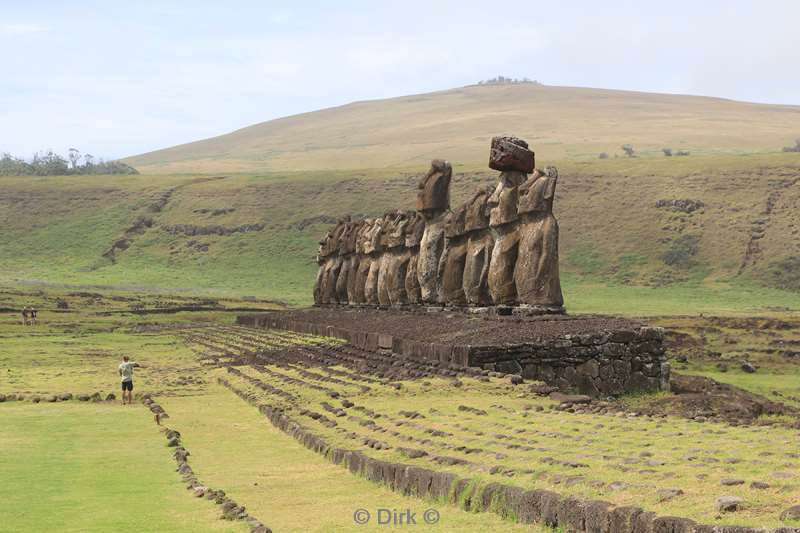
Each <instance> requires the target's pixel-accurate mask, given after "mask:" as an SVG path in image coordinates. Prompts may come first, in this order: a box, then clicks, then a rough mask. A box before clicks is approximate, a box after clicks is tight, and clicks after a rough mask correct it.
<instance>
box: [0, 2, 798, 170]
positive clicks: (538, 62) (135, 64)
mask: <svg viewBox="0 0 800 533" xmlns="http://www.w3.org/2000/svg"><path fill="white" fill-rule="evenodd" d="M798 20H800V1H797V0H784V1H777V0H774V1H770V0H761V1H755V0H754V1H749V2H748V1H738V2H737V1H735V0H727V1H702V0H693V1H691V2H682V1H673V2H655V1H646V0H644V1H636V2H635V1H631V2H614V1H604V2H596V1H583V2H579V1H573V2H570V1H567V0H565V1H563V2H554V1H552V0H548V1H546V2H540V1H532V0H526V1H519V2H491V1H487V0H481V1H476V2H473V1H470V0H459V1H454V2H449V1H442V2H436V1H435V0H427V1H416V0H404V1H398V2H391V1H376V0H371V1H365V2H361V1H349V0H338V1H329V2H321V1H320V2H315V1H305V2H286V1H281V2H272V1H268V0H262V1H252V2H245V1H237V0H227V1H220V0H216V1H213V2H201V1H192V2H190V1H186V2H178V1H169V0H159V1H154V2H147V1H138V0H137V1H135V2H134V1H130V2H128V1H123V0H119V1H104V2H101V1H97V2H81V1H72V2H55V1H53V2H45V1H37V0H0V57H2V72H1V73H0V152H3V151H8V152H12V153H15V154H19V155H24V156H29V155H30V154H31V153H32V152H34V151H36V150H40V149H47V148H52V149H54V150H56V151H61V152H66V150H67V148H69V147H72V146H74V147H76V148H79V149H80V150H82V151H85V152H90V153H93V154H94V155H96V156H102V157H106V158H115V157H123V156H126V155H133V154H138V153H142V152H146V151H150V150H154V149H158V148H164V147H168V146H172V145H175V144H180V143H184V142H189V141H193V140H197V139H202V138H206V137H211V136H215V135H219V134H221V133H226V132H229V131H232V130H234V129H237V128H240V127H243V126H247V125H250V124H253V123H256V122H262V121H265V120H269V119H271V118H277V117H281V116H285V115H290V114H294V113H300V112H303V111H310V110H314V109H320V108H324V107H330V106H334V105H339V104H344V103H347V102H351V101H354V100H363V99H373V98H384V97H390V96H399V95H404V94H412V93H421V92H428V91H433V90H439V89H447V88H451V87H457V86H462V85H467V84H470V83H474V82H477V81H478V80H480V79H486V78H491V77H493V76H495V75H497V74H503V75H506V76H512V77H529V78H532V79H537V80H539V81H541V82H543V83H546V84H548V85H574V86H586V87H603V88H613V89H632V90H641V91H654V92H670V93H690V94H702V95H711V96H723V97H728V98H734V99H738V100H749V101H756V102H768V103H786V104H800V68H799V67H798V59H800V37H798V35H799V34H798V32H800V27H798ZM799 127H800V125H799Z"/></svg>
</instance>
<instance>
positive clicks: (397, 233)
mask: <svg viewBox="0 0 800 533" xmlns="http://www.w3.org/2000/svg"><path fill="white" fill-rule="evenodd" d="M413 216H414V215H413V213H406V212H400V213H399V214H398V218H397V219H395V223H394V229H393V231H392V233H391V235H390V236H389V239H388V245H389V246H390V249H389V253H390V260H389V267H388V270H387V272H386V274H385V276H386V290H387V293H388V296H389V304H390V305H404V304H407V303H408V296H407V294H406V275H407V274H408V262H409V259H410V257H411V252H409V250H408V249H407V248H406V233H407V231H408V226H409V223H410V222H411V221H412V217H413Z"/></svg>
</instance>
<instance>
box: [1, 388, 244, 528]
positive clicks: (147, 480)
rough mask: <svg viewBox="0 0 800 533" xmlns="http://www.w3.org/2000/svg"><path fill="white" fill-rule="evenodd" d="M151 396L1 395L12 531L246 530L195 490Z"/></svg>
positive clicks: (5, 509)
mask: <svg viewBox="0 0 800 533" xmlns="http://www.w3.org/2000/svg"><path fill="white" fill-rule="evenodd" d="M164 442H165V440H164V437H163V436H162V435H161V434H160V433H159V432H158V430H157V428H156V426H155V425H154V424H153V421H152V418H151V416H150V413H149V411H147V410H146V409H145V408H143V407H141V406H133V407H122V406H121V405H119V404H118V403H114V404H104V403H103V404H93V403H91V404H89V403H81V404H79V403H78V402H67V403H57V404H30V403H27V402H25V403H22V402H11V403H5V404H0V479H2V480H3V481H2V483H0V516H2V517H3V518H2V525H0V529H2V530H3V531H40V530H43V529H50V528H53V527H55V528H57V529H58V530H59V531H64V532H98V533H105V532H107V531H120V532H126V531H131V532H134V531H137V532H138V531H159V532H164V533H167V532H175V533H179V532H186V533H189V532H194V531H220V532H222V531H225V532H242V533H243V532H245V531H247V528H246V527H244V526H243V525H242V524H232V523H230V522H224V521H221V520H217V518H218V514H219V511H218V510H217V509H215V507H214V505H213V504H211V503H210V502H207V501H205V500H197V499H195V498H192V497H190V496H189V495H188V494H187V492H186V490H185V489H184V487H183V485H182V483H181V482H180V477H179V475H178V474H177V473H176V472H175V462H174V461H173V459H172V457H171V453H170V449H169V448H167V447H166V446H165V445H164Z"/></svg>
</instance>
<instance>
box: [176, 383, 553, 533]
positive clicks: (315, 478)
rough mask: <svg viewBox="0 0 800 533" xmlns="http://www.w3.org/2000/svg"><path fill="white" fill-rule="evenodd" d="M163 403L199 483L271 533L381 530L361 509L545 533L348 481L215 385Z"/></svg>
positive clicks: (451, 527) (469, 527)
mask: <svg viewBox="0 0 800 533" xmlns="http://www.w3.org/2000/svg"><path fill="white" fill-rule="evenodd" d="M162 405H163V406H164V407H165V409H166V410H167V411H168V412H169V413H170V415H171V416H172V418H171V419H170V421H169V424H170V426H172V427H175V428H177V429H178V430H179V431H181V432H182V434H183V435H185V438H184V439H183V441H184V444H185V445H186V447H187V449H188V450H190V452H191V453H192V455H191V459H190V461H191V464H192V465H193V467H194V468H196V469H197V470H198V471H199V472H201V473H202V476H203V480H204V481H205V482H206V483H209V484H210V485H211V486H219V487H226V492H227V494H229V495H230V496H232V497H233V498H234V499H236V500H237V501H241V502H246V504H247V508H248V510H249V512H251V513H252V514H254V515H255V516H257V517H263V518H262V519H263V520H264V521H265V522H266V523H267V524H268V525H269V526H270V527H271V528H273V530H274V531H286V532H298V533H299V532H319V533H327V532H334V531H338V532H343V531H383V530H385V529H386V527H387V526H383V525H377V524H372V525H369V526H357V525H355V524H354V522H353V513H354V512H355V511H356V510H357V509H367V510H369V511H370V512H371V513H372V515H373V516H375V514H376V511H377V509H379V508H383V509H397V510H405V509H411V510H412V511H413V512H416V513H417V518H418V521H419V522H420V523H419V524H418V525H417V526H416V527H414V526H412V527H414V529H419V530H420V531H443V532H446V531H452V532H460V531H477V530H482V531H490V530H491V531H509V532H512V531H541V532H545V531H551V530H549V529H545V528H537V527H535V526H523V525H519V524H513V523H511V522H509V521H504V520H502V519H501V518H500V517H499V516H496V515H493V514H485V513H484V514H480V515H475V514H471V513H467V512H464V511H460V510H458V509H456V508H455V507H451V506H449V505H446V504H442V503H441V502H432V501H423V500H419V499H416V498H411V497H404V496H401V495H398V494H395V493H393V492H392V491H390V490H389V489H387V488H385V487H380V486H377V485H374V484H373V483H371V482H369V481H367V480H365V479H361V478H358V477H355V476H352V475H351V474H350V473H349V472H348V471H347V470H346V469H345V468H343V467H341V466H337V465H334V464H333V463H330V462H328V461H327V460H326V459H325V458H323V457H321V456H319V455H317V454H316V453H314V452H312V451H310V450H307V449H305V448H303V447H302V446H300V445H299V444H298V443H297V442H296V441H295V440H294V439H292V438H291V437H290V436H288V435H285V434H284V433H282V432H281V431H279V430H277V429H275V428H274V427H273V426H272V425H271V424H270V423H269V422H268V421H267V420H266V419H265V418H264V417H263V416H261V415H260V414H259V413H258V412H257V411H256V410H255V409H253V408H252V407H250V406H249V405H248V404H246V403H244V402H243V401H242V400H240V399H239V398H238V397H236V396H234V395H233V394H232V393H231V392H230V391H228V390H226V389H224V388H222V387H220V386H211V387H210V388H209V391H208V393H207V394H204V395H203V396H195V397H183V398H166V399H165V400H164V401H163V403H162ZM226 435H227V438H225V437H223V436H226ZM245 457H246V458H247V459H246V460H243V458H245ZM429 508H435V509H437V510H438V511H439V513H440V520H439V523H438V524H437V525H436V526H427V525H425V524H424V523H423V522H422V520H420V517H421V516H422V513H423V512H424V511H425V510H426V509H429Z"/></svg>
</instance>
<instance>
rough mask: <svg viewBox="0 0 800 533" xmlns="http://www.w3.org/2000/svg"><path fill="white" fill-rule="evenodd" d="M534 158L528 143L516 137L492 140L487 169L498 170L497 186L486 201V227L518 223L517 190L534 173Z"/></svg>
mask: <svg viewBox="0 0 800 533" xmlns="http://www.w3.org/2000/svg"><path fill="white" fill-rule="evenodd" d="M533 164H534V156H533V152H532V151H530V150H528V143H526V142H525V141H523V140H522V139H518V138H516V137H495V138H493V139H492V146H491V149H490V150H489V168H493V169H495V170H500V171H501V173H500V183H498V184H497V187H496V188H495V190H494V192H493V193H492V195H491V196H490V197H489V200H488V205H489V207H490V211H489V225H490V226H492V227H496V226H502V225H503V224H508V223H510V222H514V221H515V220H516V219H517V197H518V188H519V186H520V185H521V184H522V183H523V182H524V181H525V178H526V174H528V173H530V172H532V171H533Z"/></svg>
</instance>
